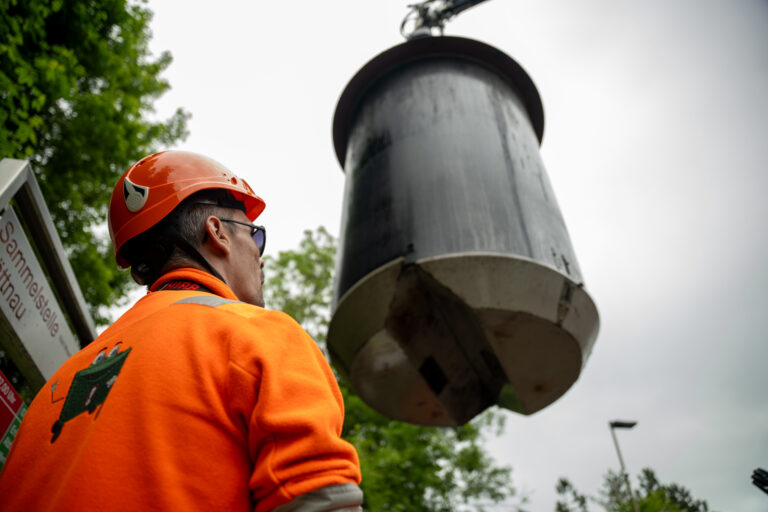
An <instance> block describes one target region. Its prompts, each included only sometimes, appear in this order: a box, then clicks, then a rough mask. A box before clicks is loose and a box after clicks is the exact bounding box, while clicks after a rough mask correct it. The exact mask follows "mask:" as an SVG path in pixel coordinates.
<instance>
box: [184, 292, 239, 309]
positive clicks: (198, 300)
mask: <svg viewBox="0 0 768 512" xmlns="http://www.w3.org/2000/svg"><path fill="white" fill-rule="evenodd" d="M238 302H240V301H239V300H232V299H224V298H222V297H217V296H215V295H195V296H193V297H187V298H186V299H181V300H178V301H176V302H174V304H200V305H201V306H210V307H212V308H216V307H219V306H221V305H223V304H232V303H238Z"/></svg>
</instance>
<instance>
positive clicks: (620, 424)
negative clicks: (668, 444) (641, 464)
mask: <svg viewBox="0 0 768 512" xmlns="http://www.w3.org/2000/svg"><path fill="white" fill-rule="evenodd" d="M608 425H609V426H610V428H611V436H612V437H613V444H614V445H616V453H617V454H618V455H619V464H621V474H622V475H624V481H625V482H627V490H628V491H629V499H631V500H632V509H633V510H634V511H635V512H639V511H638V508H637V502H635V495H634V494H632V486H630V485H629V475H628V474H627V470H626V468H625V467H624V459H623V458H622V457H621V450H619V441H618V440H617V439H616V433H615V432H614V431H613V430H614V429H616V428H626V429H630V428H632V427H634V426H635V425H637V422H636V421H619V420H614V421H609V422H608Z"/></svg>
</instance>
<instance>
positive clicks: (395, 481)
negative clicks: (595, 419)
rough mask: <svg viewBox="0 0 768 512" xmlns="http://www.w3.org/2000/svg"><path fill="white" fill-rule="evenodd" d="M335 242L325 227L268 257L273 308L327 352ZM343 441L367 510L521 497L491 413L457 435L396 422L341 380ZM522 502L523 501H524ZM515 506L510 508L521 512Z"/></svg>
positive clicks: (435, 510) (436, 511) (450, 506)
mask: <svg viewBox="0 0 768 512" xmlns="http://www.w3.org/2000/svg"><path fill="white" fill-rule="evenodd" d="M335 253H336V244H335V240H334V239H333V237H332V236H331V235H330V234H329V233H328V232H327V231H326V230H325V229H324V228H322V227H321V228H318V229H317V230H316V231H314V232H312V231H305V232H304V238H303V239H302V241H301V244H300V247H299V249H298V250H296V251H283V252H281V253H279V254H278V255H277V256H276V257H274V258H272V257H269V256H267V257H266V258H265V265H264V268H265V272H266V274H267V279H266V282H265V297H266V300H267V305H268V307H271V308H274V309H279V310H281V311H284V312H286V313H288V314H289V315H291V316H292V317H293V318H295V319H296V320H297V321H298V322H299V323H301V324H302V325H303V326H304V328H305V329H306V330H307V331H308V332H309V333H310V334H311V335H312V336H313V338H314V339H315V340H317V341H318V343H319V344H320V345H321V347H324V343H325V333H326V331H327V327H328V321H329V317H330V302H331V283H332V279H333V265H334V258H335ZM340 387H341V390H342V394H343V395H344V403H345V407H346V416H345V420H344V429H343V433H342V435H343V437H344V438H345V439H347V440H348V441H350V442H351V443H352V444H353V445H354V446H355V447H356V448H357V451H358V454H359V455H360V462H361V466H362V471H363V483H362V487H363V490H364V492H365V507H366V508H368V509H370V510H388V511H408V512H422V511H423V512H448V511H462V510H478V511H482V510H484V505H488V504H496V503H502V502H505V501H508V500H510V499H511V498H512V497H513V496H514V495H515V489H514V487H513V486H512V482H511V479H510V475H511V471H512V470H511V468H509V467H499V466H496V465H495V464H494V462H493V460H492V459H491V457H490V456H489V455H488V454H487V453H486V452H485V451H484V449H483V447H482V445H481V443H482V439H483V436H484V435H486V434H487V433H488V432H494V431H495V432H496V433H497V434H498V433H500V431H501V429H502V428H503V419H504V417H503V416H502V415H501V414H499V413H494V412H489V413H485V414H483V415H481V416H480V417H479V418H477V419H476V420H474V421H472V422H470V423H469V424H467V425H464V426H462V427H458V428H453V429H444V428H434V427H419V426H415V425H410V424H406V423H402V422H399V421H395V420H391V419H389V418H386V417H384V416H382V415H381V414H379V413H377V412H376V411H374V410H372V409H371V408H369V407H368V406H367V405H365V403H364V402H363V401H362V400H361V399H360V398H359V397H358V396H357V395H355V394H354V392H353V391H352V390H351V389H350V388H349V386H348V385H347V383H345V382H341V383H340ZM523 501H524V500H523ZM517 509H519V507H518V506H517V505H513V504H510V505H509V508H508V509H507V510H517Z"/></svg>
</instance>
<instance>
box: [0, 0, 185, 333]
mask: <svg viewBox="0 0 768 512" xmlns="http://www.w3.org/2000/svg"><path fill="white" fill-rule="evenodd" d="M0 18H1V19H2V20H3V22H2V23H0V157H2V158H5V157H11V158H21V159H29V160H31V161H32V162H33V167H34V169H35V172H36V175H37V178H38V181H39V183H40V187H41V189H42V191H43V195H44V197H45V199H46V202H47V204H48V207H49V209H50V211H51V215H52V217H53V220H54V223H55V224H56V228H57V229H58V231H59V235H60V236H61V239H62V241H63V243H64V246H65V248H66V250H67V252H68V256H69V257H70V262H71V264H72V267H73V269H74V272H75V275H76V276H77V278H78V281H79V284H80V288H81V289H82V291H83V295H84V297H85V299H86V301H87V302H88V304H89V305H90V306H91V311H92V314H93V315H94V318H95V319H96V320H97V322H98V323H104V322H105V321H106V318H105V315H104V314H102V310H103V307H104V306H109V305H112V304H116V303H118V302H119V300H120V299H121V298H122V297H123V296H124V295H125V292H126V290H127V287H128V285H129V281H130V277H129V274H128V273H127V272H120V271H118V270H117V269H116V268H115V264H114V259H113V256H112V252H111V246H110V244H109V242H108V239H107V238H106V236H105V234H104V232H103V231H104V230H103V228H101V229H99V226H103V222H104V220H105V219H106V211H107V203H108V201H109V197H110V194H111V192H112V187H113V186H114V183H115V182H116V181H117V179H118V177H119V176H120V174H121V173H122V172H123V171H124V170H125V169H126V168H127V167H128V166H129V165H130V164H131V163H132V162H134V161H136V160H137V159H138V158H140V157H142V156H144V155H146V154H148V153H151V152H153V151H154V150H155V149H156V148H157V147H158V146H168V145H171V144H172V143H173V142H174V141H176V140H179V139H182V138H184V137H186V135H187V133H186V122H187V119H188V118H189V114H187V113H185V112H184V111H182V110H180V109H179V110H177V111H176V113H175V114H174V115H173V116H172V117H171V118H170V119H168V120H166V121H163V122H156V121H152V120H150V117H151V114H152V112H153V104H154V101H155V100H156V99H157V98H158V97H159V96H160V95H162V94H163V93H164V92H165V91H167V90H168V88H169V87H170V86H169V84H168V82H167V81H165V80H163V79H161V78H160V73H161V72H162V71H163V70H164V69H165V68H166V67H167V66H168V65H169V64H170V62H171V56H170V54H169V53H167V52H165V53H163V54H162V55H160V56H159V57H158V58H156V59H152V58H151V55H150V53H149V49H148V46H147V45H148V41H149V39H150V31H149V21H150V19H151V13H150V11H149V10H147V9H146V8H144V7H142V5H141V4H136V3H129V2H128V1H127V0H79V1H70V2H65V1H63V0H0Z"/></svg>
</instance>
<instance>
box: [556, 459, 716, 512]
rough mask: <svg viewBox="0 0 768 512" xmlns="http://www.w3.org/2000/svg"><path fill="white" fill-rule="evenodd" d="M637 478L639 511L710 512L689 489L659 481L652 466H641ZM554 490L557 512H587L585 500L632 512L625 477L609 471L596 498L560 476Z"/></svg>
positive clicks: (612, 511)
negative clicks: (580, 491) (556, 499)
mask: <svg viewBox="0 0 768 512" xmlns="http://www.w3.org/2000/svg"><path fill="white" fill-rule="evenodd" d="M638 480H639V483H640V491H639V492H634V494H635V501H636V503H637V508H638V510H639V511H640V512H709V505H708V504H707V502H706V501H704V500H698V499H696V498H694V497H693V496H692V495H691V493H690V491H689V490H688V489H686V488H685V487H683V486H681V485H679V484H675V483H672V484H661V483H660V482H659V480H658V478H657V477H656V473H655V472H654V471H653V470H652V469H649V468H645V469H643V470H642V471H641V473H640V475H639V476H638ZM555 490H556V491H557V494H558V495H559V496H560V500H559V501H558V502H557V504H556V506H555V511H556V512H588V507H587V502H588V501H592V502H594V503H597V504H598V505H600V506H601V507H602V508H603V509H604V510H606V511H608V512H634V511H633V508H632V502H631V500H630V496H629V491H628V490H627V487H626V482H625V480H624V477H623V476H622V475H621V473H617V472H615V471H612V470H609V471H608V472H607V473H606V474H605V476H604V480H603V486H602V488H600V490H599V491H598V493H599V497H587V496H586V495H584V494H581V493H579V492H578V491H577V490H576V489H575V488H574V487H573V485H572V484H571V483H570V482H569V481H568V480H566V479H565V478H561V479H560V481H559V482H558V483H557V486H556V487H555Z"/></svg>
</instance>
